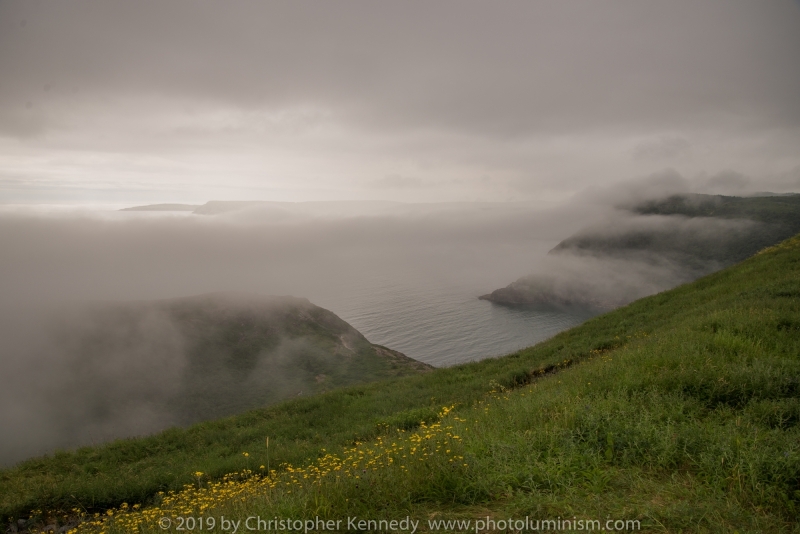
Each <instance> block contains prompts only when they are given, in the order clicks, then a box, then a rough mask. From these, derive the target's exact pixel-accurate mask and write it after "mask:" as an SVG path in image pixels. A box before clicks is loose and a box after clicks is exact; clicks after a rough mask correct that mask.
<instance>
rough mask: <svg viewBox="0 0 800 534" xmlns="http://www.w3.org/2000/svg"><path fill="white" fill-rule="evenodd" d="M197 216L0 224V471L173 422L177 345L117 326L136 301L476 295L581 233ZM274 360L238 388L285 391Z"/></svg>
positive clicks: (47, 217) (542, 224)
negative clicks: (367, 293)
mask: <svg viewBox="0 0 800 534" xmlns="http://www.w3.org/2000/svg"><path fill="white" fill-rule="evenodd" d="M204 208H205V209H206V210H207V211H208V212H209V213H208V214H191V213H186V212H182V213H164V212H88V211H80V210H79V211H74V210H67V211H63V210H62V211H41V210H38V211H37V210H34V211H32V210H31V209H22V208H16V209H6V210H5V211H3V212H2V213H0V249H2V250H3V254H2V255H1V256H0V272H2V276H1V277H0V292H2V294H3V295H4V298H3V299H2V302H1V303H0V354H2V357H0V376H3V377H5V380H6V382H5V384H4V386H3V387H2V388H0V406H2V408H0V425H2V427H3V428H5V429H9V431H8V432H4V433H3V438H2V439H0V462H2V463H7V462H9V461H14V460H18V459H21V458H24V457H28V456H31V455H34V454H38V453H43V452H46V451H51V450H53V449H54V448H56V447H68V446H75V445H80V444H91V443H101V442H103V441H106V440H108V439H110V438H113V437H121V436H131V435H141V434H147V433H151V432H153V431H155V430H159V429H161V428H165V427H167V426H170V425H174V424H178V423H184V422H186V420H185V419H182V418H181V417H180V413H178V412H176V411H175V410H165V409H164V406H166V405H174V404H176V403H179V400H180V399H175V398H174V396H175V395H176V394H177V393H176V392H178V391H180V388H176V384H180V383H181V381H182V380H183V379H184V378H185V375H186V372H187V368H186V366H187V361H186V358H185V349H186V344H187V343H188V341H187V339H186V338H185V336H184V335H183V334H182V332H181V331H180V329H179V328H178V326H177V325H176V324H175V323H174V321H173V320H172V319H171V318H170V317H169V316H166V315H165V314H164V312H163V311H159V309H157V308H147V307H145V305H144V304H142V306H143V308H142V310H140V313H139V312H137V313H133V312H131V310H134V311H135V310H136V309H137V308H136V306H137V305H136V304H135V303H136V302H137V301H149V300H153V299H164V298H173V297H182V296H190V295H196V294H201V293H208V292H216V291H236V292H242V293H244V294H246V295H287V294H290V295H295V296H300V297H308V298H310V299H311V300H312V301H313V302H315V303H317V304H324V303H326V302H332V303H336V302H339V303H343V302H344V303H349V301H350V300H352V299H357V298H362V300H363V297H359V296H358V295H357V294H358V293H359V292H362V291H364V290H365V289H364V288H365V284H369V283H373V284H374V283H376V282H374V280H375V279H377V280H378V282H377V283H378V284H392V283H401V284H405V285H408V286H413V285H415V284H419V285H425V286H430V285H436V284H456V285H459V284H461V285H464V286H466V287H468V288H472V287H478V288H481V289H483V290H487V289H490V288H492V287H493V286H494V285H496V284H500V283H502V282H503V281H505V280H507V279H508V278H513V277H516V276H518V275H519V273H524V272H526V271H527V270H528V268H529V266H530V258H531V257H534V256H536V255H537V254H543V253H544V252H546V250H547V249H549V248H550V247H552V246H553V244H554V243H556V242H557V241H558V239H559V238H560V237H562V236H563V235H568V234H569V233H570V232H572V231H574V230H575V229H576V228H577V227H579V225H580V224H581V222H582V221H583V220H584V219H583V218H582V216H581V215H580V214H578V213H576V212H573V211H572V210H564V211H559V212H537V211H534V210H531V207H530V206H529V205H526V204H517V205H514V204H473V205H459V204H442V205H407V204H399V203H389V202H384V203H353V202H343V203H308V204H281V203H272V204H249V205H248V204H230V203H209V204H208V205H207V206H205V207H204ZM474 294H475V295H477V294H478V290H476V291H475V293H474ZM468 295H469V293H467V296H468ZM92 301H94V302H95V304H92V303H91V302H92ZM109 301H125V302H129V303H132V304H129V305H127V306H128V307H127V308H125V307H123V308H120V309H116V308H114V306H113V305H110V304H103V302H109ZM392 305H393V303H391V302H386V303H383V304H382V305H381V306H383V307H391V306H392ZM109 306H111V307H109ZM131 306H132V307H133V308H131ZM332 311H333V312H334V313H336V312H337V311H338V310H337V309H336V308H335V307H333V308H332ZM364 311H369V312H370V313H380V309H370V310H364ZM302 344H303V341H302V340H286V343H284V345H282V346H281V347H280V348H279V350H278V353H277V354H279V355H280V354H284V355H285V356H286V358H290V357H292V358H293V357H294V356H292V355H296V354H299V353H303V354H304V355H306V356H308V355H312V356H313V354H316V352H319V349H318V348H314V347H309V346H304V345H302ZM315 351H316V352H315ZM323 352H324V351H323ZM87 355H89V356H87ZM276 361H277V363H276ZM276 361H273V362H271V363H272V364H274V365H276V366H277V367H274V368H273V372H271V373H261V374H259V373H256V374H254V375H252V376H251V377H250V378H247V379H246V380H244V381H240V382H241V383H239V386H240V387H242V388H245V389H247V388H250V389H252V390H253V391H261V390H262V389H271V390H283V389H285V388H289V389H291V388H292V387H294V386H293V384H294V383H295V382H296V381H295V379H294V378H292V377H293V375H292V374H291V373H290V372H289V371H287V372H285V373H284V372H282V371H275V369H280V368H281V364H280V358H278V359H277V360H276ZM287 361H288V360H287ZM288 367H291V366H288V365H287V368H288ZM205 378H206V379H209V380H233V379H232V378H231V377H227V378H226V376H225V375H224V373H223V374H222V375H220V376H212V377H205ZM240 378H241V377H240Z"/></svg>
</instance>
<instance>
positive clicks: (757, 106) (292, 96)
mask: <svg viewBox="0 0 800 534" xmlns="http://www.w3.org/2000/svg"><path fill="white" fill-rule="evenodd" d="M799 58H800V3H798V2H797V1H794V0H774V1H771V0H764V1H758V2H753V1H730V0H725V1H698V0H688V1H679V0H669V1H660V2H648V1H641V0H630V1H623V0H619V1H613V2H612V1H599V0H592V1H552V2H532V1H523V2H511V1H505V2H500V3H498V2H470V1H463V0H459V1H435V2H431V1H424V2H413V1H402V2H371V1H364V2H350V1H331V2H315V3H310V2H309V3H305V2H294V1H291V2H290V1H285V2H263V1H254V2H246V1H236V2H219V1H214V2H204V1H199V0H191V1H188V0H187V1H165V0H158V1H136V2H129V1H124V2H123V1H119V2H113V1H109V0H103V1H97V2H94V1H78V0H70V1H65V2H60V1H55V0H50V1H35V0H25V1H7V0H0V203H4V204H19V203H22V204H25V203H52V204H59V203H68V204H69V203H74V204H91V203H101V204H102V203H105V204H118V205H133V204H141V203H150V202H189V203H197V202H204V201H206V200H211V199H217V200H232V199H243V200H244V199H252V200H255V199H259V200H284V201H301V200H343V199H385V200H403V201H412V202H427V201H463V200H497V201H505V200H526V201H538V202H541V203H543V204H548V203H557V202H560V201H562V200H565V199H567V198H569V197H571V196H572V195H574V194H575V193H579V192H581V191H584V192H585V190H586V189H587V188H592V187H598V186H606V185H612V184H615V183H621V182H627V181H630V180H635V179H639V178H642V177H647V176H649V175H652V174H654V173H656V174H658V175H664V173H665V172H667V174H669V175H670V176H680V177H683V178H685V179H688V180H689V181H690V182H692V183H694V184H700V185H698V186H697V188H699V189H702V188H711V189H715V190H718V191H720V192H728V193H731V192H733V193H735V192H747V191H763V190H772V191H799V190H800V59H799Z"/></svg>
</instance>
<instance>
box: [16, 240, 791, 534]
mask: <svg viewBox="0 0 800 534" xmlns="http://www.w3.org/2000/svg"><path fill="white" fill-rule="evenodd" d="M799 394H800V236H798V237H795V238H793V239H791V240H789V241H787V242H784V243H782V244H781V245H779V246H776V247H773V248H772V249H769V250H767V251H765V252H763V253H760V254H759V255H757V256H756V257H754V258H751V259H749V260H747V261H745V262H744V263H742V264H741V265H738V266H736V267H734V268H730V269H727V270H724V271H721V272H718V273H715V274H713V275H710V276H707V277H705V278H703V279H701V280H698V281H696V282H694V283H692V284H688V285H685V286H682V287H680V288H677V289H675V290H672V291H669V292H665V293H662V294H659V295H655V296H653V297H649V298H646V299H642V300H640V301H637V302H635V303H633V304H632V305H630V306H627V307H625V308H621V309H618V310H616V311H614V312H611V313H608V314H606V315H603V316H601V317H597V318H595V319H592V320H590V321H589V322H587V323H586V324H584V325H582V326H580V327H577V328H574V329H572V330H570V331H567V332H564V333H562V334H559V335H558V336H556V337H554V338H553V339H551V340H549V341H547V342H545V343H542V344H540V345H537V346H535V347H532V348H529V349H525V350H523V351H520V352H517V353H514V354H512V355H509V356H507V357H504V358H500V359H497V360H490V361H484V362H480V363H477V364H470V365H462V366H459V367H456V368H450V369H441V370H436V371H434V372H432V373H428V374H426V375H423V376H416V377H410V378H403V379H396V380H393V381H391V382H383V383H377V384H372V385H366V386H359V387H357V388H351V389H346V390H342V391H337V392H331V393H327V394H325V395H321V396H318V397H313V398H306V399H298V400H295V401H292V402H290V403H286V404H282V405H279V406H274V407H272V408H269V409H265V410H260V411H255V412H250V413H248V414H245V415H243V416H239V417H235V418H230V419H227V420H225V421H219V422H215V423H204V424H202V425H198V426H195V427H193V428H191V429H188V430H173V431H170V432H167V433H165V434H163V435H161V436H156V437H153V438H148V439H145V440H130V441H125V442H119V443H115V444H113V445H110V446H105V447H100V448H96V449H84V450H83V451H78V452H76V453H63V454H60V455H57V456H56V457H53V458H43V459H40V460H37V461H35V462H34V461H31V462H27V463H26V464H23V465H21V466H19V467H17V468H15V469H14V470H10V471H6V472H3V473H2V484H3V485H2V499H3V500H2V503H3V504H2V506H3V511H4V513H6V514H9V513H19V512H20V511H22V510H25V509H26V507H31V506H32V505H40V506H41V508H46V507H48V506H51V505H56V504H62V505H64V506H65V507H66V506H69V508H80V506H86V507H87V508H88V506H87V505H92V504H94V506H96V507H102V505H103V503H110V502H114V501H116V502H117V503H119V502H120V500H124V501H125V502H126V503H130V504H129V505H128V504H126V505H122V506H121V507H120V508H118V509H117V510H116V511H114V512H112V514H111V515H110V516H107V517H108V519H106V520H105V521H104V522H103V524H102V528H103V529H105V530H106V531H108V532H112V531H129V530H130V528H131V527H132V526H133V524H134V523H135V524H136V525H138V527H137V528H141V529H143V530H144V531H161V528H160V527H159V526H158V524H157V523H156V522H155V521H157V520H158V518H160V517H161V516H162V515H161V514H163V515H164V516H166V517H170V518H171V519H173V520H176V521H177V516H175V515H174V514H177V513H180V514H182V515H183V516H187V515H194V516H198V514H199V513H200V511H201V510H202V511H203V513H204V514H205V516H206V517H211V516H213V517H215V518H217V519H218V518H219V517H220V516H221V515H225V516H227V517H229V518H231V517H233V518H239V519H244V518H246V517H247V516H250V515H260V516H261V517H265V518H273V517H275V516H277V517H283V518H291V519H313V518H315V517H316V516H319V517H321V518H325V519H328V518H330V519H340V518H346V517H348V516H359V517H361V518H374V519H380V518H401V517H404V516H406V515H410V516H412V517H415V518H418V519H421V520H422V521H423V522H422V528H423V529H425V528H426V527H427V520H428V519H431V518H434V519H436V518H447V519H452V518H461V519H473V520H474V519H477V518H481V517H483V518H485V517H486V516H490V517H492V518H494V519H496V520H499V519H503V518H508V517H513V518H520V517H523V518H524V516H526V515H527V516H531V517H536V518H540V519H547V518H551V519H555V518H557V517H561V518H573V517H577V518H578V519H598V520H605V519H606V518H612V519H619V520H639V521H641V525H642V527H643V529H644V530H653V531H655V530H658V531H667V532H701V531H710V532H733V531H739V532H764V531H768V532H788V531H798V523H797V517H798V506H800V426H798V423H800V397H799ZM443 407H444V409H443ZM452 407H455V409H453V410H452V411H451V409H452ZM421 421H425V424H424V425H423V424H422V422H421ZM267 436H269V438H270V442H269V443H270V445H269V448H268V447H267V446H266V442H265V440H266V437H267ZM206 448H208V449H210V450H211V451H213V452H212V453H211V454H207V452H208V449H206ZM412 450H413V454H411V452H412ZM267 462H271V468H272V469H273V470H275V473H272V474H271V475H267V474H266V473H265V471H267V469H266V465H267ZM287 464H292V466H289V465H287ZM92 465H93V466H95V467H96V468H98V469H100V470H105V471H104V472H102V471H98V472H95V473H94V474H91V473H90V472H89V471H88V470H87V468H88V467H90V466H92ZM262 465H264V466H265V469H263V470H262V469H261V466H262ZM276 466H279V467H277V468H276ZM234 469H235V470H237V471H238V475H229V476H228V477H227V478H223V473H225V472H226V471H228V472H230V471H233V470H234ZM101 472H102V474H101ZM134 472H135V473H136V476H133V475H132V473H134ZM112 473H119V475H118V476H117V478H118V479H119V480H115V479H114V477H112ZM200 473H201V474H200ZM182 483H187V484H190V486H191V487H189V488H185V489H184V491H183V492H178V493H175V494H167V495H155V497H154V496H153V495H154V493H155V491H156V488H162V489H165V490H167V489H170V488H172V489H173V490H180V484H182ZM69 495H75V498H74V499H73V500H72V503H71V504H68V503H69V501H70V499H69V498H68V497H67V496H69ZM92 499H93V500H92ZM76 502H80V506H78V505H76V504H75V503H76ZM176 503H177V505H179V506H180V508H178V509H176V508H175V507H174V506H175V505H176ZM140 504H142V505H144V509H145V510H146V511H147V512H146V513H145V514H140V510H139V509H137V510H135V511H133V510H132V507H133V506H134V505H140ZM137 508H138V506H137ZM473 526H474V525H473ZM173 527H174V525H173ZM451 527H452V528H450V529H449V530H468V529H466V528H458V527H456V526H453V525H451ZM93 528H95V527H93V526H92V524H91V523H86V524H84V525H83V526H82V527H81V529H82V530H87V529H88V530H92V529H93Z"/></svg>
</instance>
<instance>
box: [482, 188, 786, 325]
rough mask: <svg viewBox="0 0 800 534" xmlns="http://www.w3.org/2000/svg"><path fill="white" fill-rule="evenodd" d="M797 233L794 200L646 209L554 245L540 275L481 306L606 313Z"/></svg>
mask: <svg viewBox="0 0 800 534" xmlns="http://www.w3.org/2000/svg"><path fill="white" fill-rule="evenodd" d="M797 232H800V195H784V196H771V197H752V198H740V197H724V196H713V195H679V196H673V197H669V198H666V199H662V200H654V201H648V202H645V203H642V204H639V205H635V206H629V207H625V208H621V209H620V210H619V212H618V213H617V215H616V216H615V217H614V218H611V219H609V220H607V221H603V222H601V223H599V224H597V225H595V226H594V227H592V228H590V229H586V230H584V231H581V232H579V233H577V234H575V235H573V236H571V237H569V238H567V239H565V240H564V241H562V242H561V243H559V244H558V245H557V246H556V247H555V248H553V249H552V250H551V251H550V252H549V254H548V258H547V259H548V261H547V263H546V265H545V267H544V269H543V271H542V272H540V273H536V274H531V275H528V276H525V277H522V278H520V279H519V280H517V281H515V282H513V283H511V284H509V285H508V286H506V287H504V288H500V289H496V290H494V291H492V292H491V293H489V294H487V295H482V296H480V297H479V298H480V299H483V300H489V301H491V302H495V303H499V304H508V305H523V304H524V305H541V306H570V305H585V306H590V307H596V308H599V309H601V310H602V309H611V308H615V307H618V306H621V305H624V304H627V303H628V302H631V301H633V300H636V299H638V298H641V297H644V296H647V295H650V294H653V293H657V292H659V291H664V290H666V289H669V288H671V287H674V286H676V285H678V284H681V283H685V282H688V281H690V280H693V279H696V278H698V277H700V276H703V275H705V274H708V273H711V272H713V271H716V270H719V269H721V268H723V267H726V266H729V265H732V264H734V263H737V262H739V261H742V260H744V259H745V258H747V257H749V256H752V255H753V254H755V253H756V252H758V251H759V250H761V249H763V248H765V247H768V246H770V245H773V244H775V243H778V242H780V241H782V240H784V239H786V238H788V237H790V236H792V235H794V234H796V233H797Z"/></svg>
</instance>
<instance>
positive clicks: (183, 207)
mask: <svg viewBox="0 0 800 534" xmlns="http://www.w3.org/2000/svg"><path fill="white" fill-rule="evenodd" d="M199 207H200V204H148V205H147V206H133V207H132V208H122V209H121V210H119V211H195V210H196V209H197V208H199Z"/></svg>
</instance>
